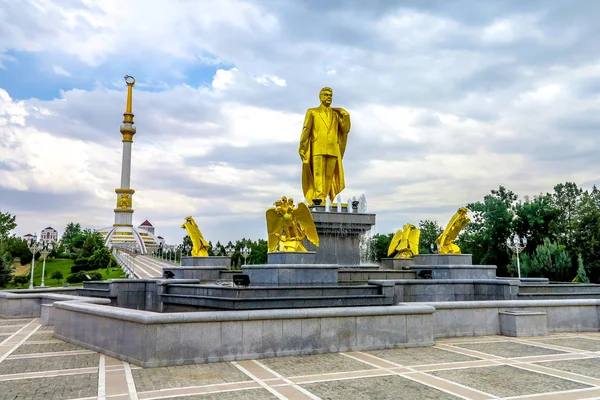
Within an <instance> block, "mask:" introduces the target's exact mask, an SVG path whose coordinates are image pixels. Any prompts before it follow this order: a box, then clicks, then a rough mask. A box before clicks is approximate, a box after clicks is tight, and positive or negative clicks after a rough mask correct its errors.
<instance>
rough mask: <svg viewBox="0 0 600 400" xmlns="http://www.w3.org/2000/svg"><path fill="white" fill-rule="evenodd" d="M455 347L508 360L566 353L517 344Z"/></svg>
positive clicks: (482, 344) (462, 345)
mask: <svg viewBox="0 0 600 400" xmlns="http://www.w3.org/2000/svg"><path fill="white" fill-rule="evenodd" d="M454 346H456V347H461V348H463V349H468V350H475V351H479V352H482V353H487V354H491V355H494V356H499V357H506V358H512V357H527V356H543V355H548V354H563V353H565V352H564V351H558V350H552V349H546V348H543V347H537V346H533V345H527V344H522V343H516V342H492V343H468V344H455V345H454Z"/></svg>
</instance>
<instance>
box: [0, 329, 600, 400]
mask: <svg viewBox="0 0 600 400" xmlns="http://www.w3.org/2000/svg"><path fill="white" fill-rule="evenodd" d="M32 321H33V324H30V323H31V322H32ZM27 324H30V325H29V326H28V327H27V329H26V330H25V331H24V333H21V334H19V335H16V336H13V337H12V338H11V339H10V344H6V345H5V346H2V348H3V349H4V351H5V353H4V354H5V357H4V358H2V359H1V361H0V375H2V376H0V400H3V399H51V400H53V399H76V398H79V399H81V398H89V399H94V398H98V397H104V398H106V399H110V400H125V399H129V398H135V397H136V396H137V398H139V399H142V400H143V399H151V398H152V399H157V398H165V397H168V398H171V399H173V398H174V399H181V400H193V399H214V400H239V399H258V400H263V399H275V398H289V399H293V400H297V399H316V398H321V399H343V400H351V399H378V400H379V399H384V400H385V399H417V400H418V399H442V400H444V399H455V398H457V397H454V396H455V395H456V396H460V397H461V398H464V399H473V400H484V399H488V398H492V397H494V396H521V395H525V396H526V395H538V394H542V393H543V395H541V396H539V397H537V398H539V399H541V398H544V399H546V398H547V399H556V400H563V399H577V398H582V396H587V398H596V397H598V395H600V355H599V356H597V357H594V358H591V357H590V355H591V354H592V353H585V352H586V351H590V352H591V351H598V346H599V345H600V333H587V332H586V333H585V334H584V333H561V334H558V335H556V334H554V335H550V336H546V337H534V338H531V337H528V338H507V337H500V336H488V337H471V338H467V337H465V338H453V339H448V340H440V341H439V343H440V345H439V346H434V347H427V348H411V349H387V350H376V351H365V352H348V353H343V354H335V353H334V354H321V355H311V356H294V357H280V358H267V359H261V360H257V361H250V360H248V361H239V362H222V363H209V364H200V365H186V366H179V367H164V368H147V369H145V368H140V367H137V366H135V365H130V364H128V363H126V362H122V361H119V360H116V359H113V358H111V357H107V356H102V357H100V355H99V354H98V353H88V354H77V352H75V351H74V350H84V349H82V348H81V347H79V346H75V345H72V344H68V343H65V342H62V341H59V340H58V339H55V338H53V337H52V333H53V327H51V326H42V327H41V326H40V325H39V320H37V321H35V320H33V319H22V320H2V319H0V329H2V328H5V329H8V330H11V331H12V332H11V333H0V340H7V339H9V338H10V337H11V335H12V334H14V333H15V332H17V331H18V330H19V329H20V328H22V327H25V326H26V325H27ZM12 325H15V326H12ZM28 332H33V333H32V334H31V335H30V336H29V337H27V335H29V333H28ZM23 339H26V341H25V342H23V343H21V342H20V341H21V340H23ZM536 344H539V345H536ZM15 346H16V347H15ZM543 346H548V347H552V346H558V347H557V348H556V349H552V348H544V347H543ZM569 349H572V352H569ZM561 350H564V351H561ZM59 352H67V353H59ZM69 352H72V353H69ZM34 357H35V358H34ZM417 371H418V372H417ZM128 380H129V381H130V382H131V383H133V385H128V384H127V381H128ZM590 385H594V386H590ZM586 388H587V389H586ZM582 390H583V391H582ZM102 394H103V395H104V396H102Z"/></svg>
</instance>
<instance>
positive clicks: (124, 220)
mask: <svg viewBox="0 0 600 400" xmlns="http://www.w3.org/2000/svg"><path fill="white" fill-rule="evenodd" d="M125 82H126V83H127V104H126V106H125V113H123V117H124V118H123V125H121V135H122V136H123V161H122V163H121V187H120V188H118V189H115V193H117V207H116V208H115V223H114V224H113V226H114V227H117V226H127V227H133V223H132V220H133V208H132V207H133V194H134V193H135V190H133V189H131V187H130V186H131V145H132V144H133V135H135V126H133V113H132V94H133V93H132V92H133V85H135V78H134V77H133V76H129V75H125Z"/></svg>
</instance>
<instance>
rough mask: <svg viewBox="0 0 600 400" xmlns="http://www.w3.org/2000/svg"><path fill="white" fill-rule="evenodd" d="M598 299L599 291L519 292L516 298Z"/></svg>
mask: <svg viewBox="0 0 600 400" xmlns="http://www.w3.org/2000/svg"><path fill="white" fill-rule="evenodd" d="M553 299H555V300H556V299H600V292H570V293H551V292H548V293H519V294H518V295H517V300H553Z"/></svg>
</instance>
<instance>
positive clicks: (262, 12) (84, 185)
mask: <svg viewBox="0 0 600 400" xmlns="http://www.w3.org/2000/svg"><path fill="white" fill-rule="evenodd" d="M77 4H79V3H76V2H65V3H60V2H52V1H49V0H36V1H35V2H33V1H30V2H27V3H25V6H24V7H23V8H17V7H15V6H10V8H8V7H9V5H8V4H7V5H6V6H4V5H3V7H5V9H6V10H7V13H10V14H7V15H9V16H10V17H9V18H7V20H6V22H7V23H6V24H3V25H2V26H0V66H1V65H4V68H8V67H10V66H11V65H12V64H13V63H12V62H11V63H7V60H11V57H13V56H12V55H10V56H9V55H8V54H9V53H8V51H15V52H16V53H18V52H29V53H35V54H36V55H37V56H38V57H39V58H40V61H39V62H40V63H41V64H42V65H44V68H47V66H53V69H52V71H53V72H54V73H55V74H56V75H61V74H62V75H65V76H66V74H69V73H71V74H73V75H74V76H76V77H77V78H79V79H86V78H85V76H94V78H93V79H96V76H98V81H99V82H101V83H97V84H96V85H95V88H94V89H91V90H83V89H71V90H66V91H64V92H61V93H59V94H57V95H56V97H58V98H57V99H56V100H52V101H42V100H38V99H35V98H31V99H26V100H19V101H15V100H13V99H12V98H11V96H10V93H8V92H7V91H6V90H3V89H2V88H0V196H3V195H4V194H5V197H3V198H2V201H1V204H0V206H1V207H2V210H3V211H4V210H5V209H7V206H8V207H9V208H10V210H8V209H7V210H8V211H10V212H13V213H15V214H17V216H18V218H19V220H18V222H19V232H20V233H25V231H33V230H34V229H38V228H39V226H41V225H46V224H47V223H49V224H52V225H58V226H59V227H60V226H64V225H65V224H66V223H67V222H69V221H73V220H75V221H79V222H82V223H83V224H84V225H86V226H90V227H100V226H106V225H108V224H110V223H111V222H112V218H113V211H112V210H113V208H114V202H115V194H114V189H115V188H116V186H117V185H118V184H119V174H120V168H121V165H120V157H121V141H120V133H119V125H120V123H121V120H122V113H123V107H124V104H125V87H124V84H123V81H122V79H121V78H120V76H121V75H120V74H121V73H119V76H117V77H115V76H112V75H114V74H115V73H114V70H115V69H116V68H117V66H122V65H124V64H127V70H126V71H123V73H122V74H125V73H132V74H134V75H136V78H137V79H138V84H137V85H136V87H135V89H134V113H135V121H136V126H137V127H138V133H137V134H136V136H135V139H134V145H133V166H132V187H133V188H134V189H136V194H135V196H134V206H135V209H136V213H135V214H134V220H136V221H137V222H141V221H142V220H143V219H145V218H149V219H150V220H151V221H152V222H153V223H154V224H155V225H156V227H157V232H158V233H159V234H160V235H161V236H164V237H166V238H167V240H169V241H172V242H175V241H178V240H180V238H181V237H182V236H183V234H184V233H183V231H182V230H181V229H180V228H179V226H180V225H181V223H182V219H183V217H185V216H187V215H194V216H195V217H196V218H197V220H198V221H200V224H201V229H202V230H203V232H205V235H207V237H209V238H210V239H212V240H213V241H216V240H221V241H227V240H234V239H237V238H240V237H244V236H245V237H258V236H261V237H264V234H265V232H264V231H265V229H264V211H265V209H266V208H268V207H269V206H271V204H272V202H273V201H274V200H275V199H277V198H279V197H281V196H282V195H286V196H293V197H294V198H296V199H298V200H300V199H301V198H302V193H301V187H300V161H299V157H298V154H297V142H298V139H299V135H300V131H301V128H302V121H303V118H304V113H305V110H306V108H308V107H314V106H316V105H317V104H318V103H317V93H318V91H319V89H320V88H321V87H323V86H331V87H333V88H334V95H335V96H334V106H340V107H345V108H347V109H348V110H349V111H350V113H351V116H352V130H351V132H350V138H349V142H348V147H347V152H346V156H345V159H344V165H345V167H346V185H347V188H346V190H345V191H344V192H343V193H342V198H343V199H347V198H348V197H352V196H357V197H358V196H359V195H360V194H361V193H365V195H366V196H367V199H368V202H369V209H370V210H371V211H374V212H377V213H380V215H385V216H386V218H382V217H380V216H378V228H377V229H378V231H380V232H388V231H392V230H393V229H396V228H397V227H399V226H400V225H402V224H403V223H406V222H413V223H415V222H418V220H419V219H428V218H429V219H431V218H438V219H439V221H440V223H445V222H446V221H447V219H448V218H449V217H450V216H451V211H450V214H448V215H445V214H443V212H442V211H439V210H443V209H446V208H447V209H449V210H451V209H453V208H455V207H458V206H460V205H464V204H466V203H468V202H472V201H477V200H479V199H481V198H482V196H483V195H484V194H486V193H488V192H489V190H490V189H492V188H495V187H497V186H498V185H500V184H503V185H506V186H508V187H509V188H510V189H512V190H514V191H516V192H517V193H521V194H536V193H538V192H539V191H549V190H551V188H552V185H554V184H555V183H557V182H560V181H566V180H574V181H576V182H578V183H583V182H593V181H595V180H597V172H595V171H596V170H595V169H594V168H593V167H591V165H595V164H594V162H595V161H594V160H595V158H596V154H597V151H598V150H600V149H598V147H599V146H598V144H597V141H596V135H597V132H598V129H600V113H598V110H597V108H598V107H597V104H600V103H598V100H600V85H599V84H598V82H600V64H599V63H598V62H597V60H595V59H594V58H593V57H592V56H590V53H589V51H588V50H589V48H590V47H588V46H591V45H593V42H591V44H590V42H586V40H588V39H586V38H587V37H588V36H589V35H588V36H582V35H581V32H584V31H585V29H584V28H581V29H579V30H573V29H563V28H564V27H560V29H559V28H555V26H556V24H557V21H558V22H560V21H559V20H557V18H558V17H556V16H554V17H552V15H551V14H552V13H551V12H550V11H551V10H550V8H551V7H550V6H548V9H549V10H550V11H549V12H548V13H546V14H545V17H544V18H542V17H540V16H539V15H538V14H535V13H533V14H532V13H530V12H529V13H528V11H527V10H524V11H523V10H519V9H515V10H513V9H506V10H501V8H502V7H500V6H498V7H499V8H498V11H497V12H496V13H497V15H496V14H494V15H487V16H478V17H477V18H475V17H473V15H474V14H477V13H463V12H461V10H460V9H457V10H455V7H451V8H444V7H442V8H433V9H431V8H427V9H426V8H422V9H419V8H418V7H414V8H412V9H400V8H399V7H397V6H394V7H391V5H390V4H387V5H385V7H387V8H385V9H381V10H380V9H378V7H384V5H383V3H382V4H380V5H378V6H371V5H370V6H369V7H368V11H369V12H365V10H364V9H362V8H361V7H363V5H361V4H360V2H357V3H353V4H352V5H348V6H347V7H346V8H345V9H344V10H343V11H339V10H336V12H331V10H330V9H329V8H328V7H327V6H326V5H319V7H318V8H314V4H313V3H312V2H292V1H290V2H278V3H277V4H276V5H274V4H273V3H271V2H265V1H262V0H255V1H250V0H248V1H234V0H223V1H218V2H205V3H203V5H202V7H204V8H203V9H200V6H199V4H198V3H197V2H165V1H159V0H147V1H141V0H132V1H128V2H122V1H113V0H109V1H103V2H91V1H86V2H83V3H80V4H79V5H77ZM81 4H84V5H86V7H81ZM353 7H356V8H353ZM515 7H516V6H515ZM523 7H525V8H526V6H524V5H523ZM459 8H460V7H459ZM501 11H502V12H501ZM534 11H536V10H534ZM536 12H537V11H536ZM340 13H342V14H341V17H340ZM482 13H483V12H482ZM477 15H479V14H477ZM132 16H133V17H132ZM132 18H134V19H135V21H134V22H133V23H132V22H131V21H132V20H131V19H132ZM470 18H471V19H470ZM552 18H554V19H552ZM578 21H579V22H580V23H581V26H588V27H589V29H593V28H594V27H595V25H594V24H595V21H592V22H590V21H588V22H586V21H585V18H584V16H583V15H579V16H578ZM308 22H310V23H308ZM586 23H587V24H588V25H585V24H586ZM590 24H591V25H590ZM314 26H319V27H321V28H320V29H319V30H317V31H315V29H314ZM552 29H559V30H561V32H562V31H564V32H566V36H567V37H568V39H564V38H563V39H560V40H558V39H557V40H556V41H555V40H554V38H556V37H557V36H560V35H556V33H555V34H552V32H553V31H552ZM589 40H592V39H589ZM578 45H581V48H578V47H577V46H578ZM561 46H564V47H561ZM563 53H564V54H563ZM567 53H568V54H567ZM10 54H13V53H10ZM124 60H125V61H124ZM3 61H4V64H3ZM13 61H15V62H16V61H19V60H17V59H14V60H13ZM75 62H80V63H83V64H85V65H87V66H92V67H93V69H85V71H84V72H85V74H82V75H79V74H80V72H81V71H83V70H84V69H82V68H79V67H77V66H74V65H72V64H73V63H75ZM221 63H224V64H225V65H226V66H222V64H221ZM85 65H84V66H85ZM132 65H138V66H139V69H138V70H135V68H134V71H131V69H132V68H131V66H132ZM190 66H192V67H206V66H211V67H218V69H217V70H216V72H215V73H214V76H212V77H209V79H208V80H207V83H208V84H206V85H204V84H201V83H200V84H198V83H197V80H192V79H190V82H192V81H194V82H195V83H194V84H192V83H190V82H185V83H182V84H177V85H170V84H166V83H164V82H165V81H166V79H163V77H164V76H168V77H175V78H176V79H178V80H182V79H185V77H187V76H190V75H193V74H194V72H195V70H194V68H191V69H189V70H188V69H187V68H188V67H190ZM106 71H110V72H109V73H110V74H112V75H111V77H110V79H107V80H105V77H106V75H105V74H106V73H107V72H106ZM190 71H191V72H190ZM86 74H87V75H86ZM56 78H57V81H58V80H59V79H58V77H56ZM192 78H196V77H192ZM211 78H212V79H211ZM73 81H75V79H74V80H73ZM87 82H88V83H87V85H86V86H88V87H89V86H90V85H91V84H94V83H95V82H91V81H90V79H89V78H87ZM0 86H1V84H0ZM13 96H14V95H13ZM21 98H26V96H22V95H20V96H19V99H21ZM24 199H27V201H25V200H24ZM432 210H433V211H432ZM138 220H139V221H138ZM40 221H44V222H40Z"/></svg>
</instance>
